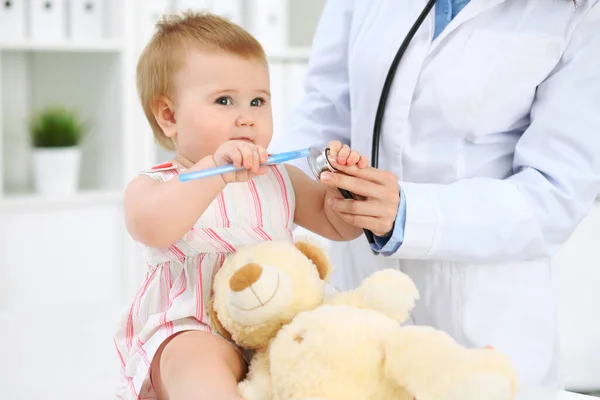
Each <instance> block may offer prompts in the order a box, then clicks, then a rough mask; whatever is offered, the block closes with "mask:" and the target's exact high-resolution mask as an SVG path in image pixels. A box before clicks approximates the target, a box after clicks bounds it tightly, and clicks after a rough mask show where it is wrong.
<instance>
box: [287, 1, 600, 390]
mask: <svg viewBox="0 0 600 400" xmlns="http://www.w3.org/2000/svg"><path fill="white" fill-rule="evenodd" d="M425 3H426V1H425V0H329V1H328V2H327V3H326V6H325V9H324V11H323V15H322V19H321V21H320V24H319V26H318V29H317V33H316V36H315V38H314V49H313V53H312V56H311V60H310V65H309V70H308V76H307V80H306V91H307V93H306V96H305V97H304V98H303V100H302V101H301V102H300V104H299V106H298V108H297V109H296V110H295V112H294V113H293V116H292V118H291V121H290V124H289V129H288V132H287V134H288V135H289V139H290V140H293V141H294V145H295V146H297V147H304V146H309V145H313V144H316V143H327V142H328V141H329V140H334V139H338V140H340V141H341V142H343V143H346V144H349V145H351V147H352V148H354V149H357V150H358V151H359V152H361V154H365V155H369V154H371V148H372V133H373V124H374V120H375V115H376V111H377V107H378V102H379V99H380V94H381V90H382V87H383V84H384V80H385V78H386V75H387V74H388V70H389V68H390V65H391V63H392V60H393V58H394V56H395V54H396V52H397V51H398V48H399V46H400V43H401V42H402V41H403V39H404V37H405V36H406V35H407V32H408V31H409V29H410V27H411V26H412V25H413V23H414V21H415V20H416V19H417V17H418V15H419V14H420V13H421V12H422V10H423V7H424V6H425ZM378 152H379V169H373V168H370V167H369V168H366V169H362V170H357V169H354V168H342V169H343V170H344V172H345V173H346V174H347V175H344V174H335V175H334V177H333V179H331V180H329V181H327V182H326V183H327V184H329V185H332V186H337V187H341V188H343V189H346V190H349V191H352V192H355V193H358V194H363V195H366V196H367V197H368V198H367V199H366V200H363V201H354V200H344V199H343V198H340V199H338V201H337V202H336V204H335V207H336V208H337V210H338V212H340V214H341V215H343V216H344V217H345V218H346V219H347V220H348V221H350V222H352V223H354V224H355V225H357V226H359V227H361V228H365V229H368V230H370V231H371V232H373V233H374V234H375V236H376V237H375V243H373V244H371V245H370V244H369V243H368V241H367V240H366V239H365V237H360V238H358V239H357V240H355V241H354V242H350V243H334V244H332V248H331V250H332V257H333V258H334V261H335V263H336V265H337V266H338V268H337V271H336V274H335V275H334V277H333V284H334V285H336V286H338V287H340V288H342V289H345V288H350V287H354V286H356V285H357V284H358V283H359V282H360V281H361V280H362V279H364V278H365V277H366V276H367V275H369V274H370V273H372V272H373V271H374V270H377V269H381V268H386V267H392V268H398V269H400V270H402V271H404V272H405V273H407V274H408V275H410V276H411V277H412V279H414V280H415V282H416V284H417V286H418V288H419V290H420V292H421V298H420V300H419V302H418V304H417V305H416V307H415V309H414V313H413V320H412V322H413V323H414V324H418V325H431V326H434V327H436V328H439V329H442V330H444V331H446V332H448V333H449V334H451V335H452V336H453V337H454V338H455V339H457V340H458V341H459V342H460V343H462V344H464V345H466V346H470V347H483V346H485V345H488V344H489V345H492V346H494V347H495V348H497V349H498V350H500V351H502V352H503V353H505V354H506V355H508V356H509V357H510V358H511V359H512V361H513V362H514V364H515V367H516V369H517V372H518V374H519V377H520V380H521V383H522V384H524V385H545V386H553V387H560V386H561V384H562V383H561V379H560V371H559V353H558V348H559V347H558V346H559V337H558V330H557V320H556V316H555V306H556V304H555V302H556V298H555V292H554V288H553V279H554V277H555V272H556V271H555V269H554V268H553V266H552V264H551V261H550V258H551V257H552V255H554V254H555V253H556V251H557V250H558V249H559V248H560V247H561V245H562V244H563V243H564V242H565V241H566V240H567V238H568V237H569V235H571V233H572V232H573V230H574V229H575V227H576V226H577V225H578V223H579V222H580V221H581V220H582V218H584V216H585V215H586V213H587V212H588V211H589V210H590V207H591V206H592V204H593V202H594V200H595V198H596V195H597V193H598V190H599V188H600V4H598V0H578V1H577V4H575V3H573V2H572V1H571V0H471V1H470V2H469V1H468V0H438V2H437V4H436V6H435V8H434V9H433V10H432V11H431V12H430V13H429V14H428V16H427V18H426V19H425V20H424V22H423V24H422V25H421V27H420V28H419V29H418V30H417V31H416V34H415V36H414V38H413V40H412V43H411V45H410V46H409V47H408V50H407V51H406V53H405V55H404V57H403V59H402V61H401V62H400V64H399V66H398V68H397V73H396V76H395V78H394V80H393V84H392V86H391V91H390V93H389V100H388V102H387V106H386V111H385V117H384V118H383V122H382V129H381V140H380V145H379V146H378ZM372 249H373V250H375V251H376V252H378V253H381V254H379V255H374V254H373V252H372ZM580 279H585V277H581V278H580Z"/></svg>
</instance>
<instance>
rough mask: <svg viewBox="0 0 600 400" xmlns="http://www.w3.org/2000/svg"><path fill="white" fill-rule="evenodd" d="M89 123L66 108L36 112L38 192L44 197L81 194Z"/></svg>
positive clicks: (32, 125) (32, 123)
mask: <svg viewBox="0 0 600 400" xmlns="http://www.w3.org/2000/svg"><path fill="white" fill-rule="evenodd" d="M86 130H87V124H86V123H85V122H83V121H82V120H81V119H80V118H79V116H78V115H77V113H76V112H75V111H73V110H70V109H68V108H65V107H48V108H46V109H44V110H42V111H40V112H38V113H35V114H34V115H33V116H32V117H31V120H30V124H29V132H30V134H31V145H32V147H33V172H34V182H35V189H36V191H37V192H38V193H40V194H42V195H69V194H73V193H75V192H76V191H77V188H78V185H79V170H80V162H81V148H80V146H79V144H80V143H81V139H82V137H83V135H84V133H85V132H86Z"/></svg>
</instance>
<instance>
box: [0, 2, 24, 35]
mask: <svg viewBox="0 0 600 400" xmlns="http://www.w3.org/2000/svg"><path fill="white" fill-rule="evenodd" d="M25 6H26V0H6V1H2V2H0V40H23V39H25V38H26V36H27V33H26V29H25V27H26V17H25V16H26V10H25Z"/></svg>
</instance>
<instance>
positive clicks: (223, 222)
mask: <svg viewBox="0 0 600 400" xmlns="http://www.w3.org/2000/svg"><path fill="white" fill-rule="evenodd" d="M137 86H138V91H139V96H140V99H141V103H142V106H143V109H144V112H145V114H146V117H147V119H148V122H149V123H150V125H151V127H152V130H153V132H154V135H155V137H156V139H157V141H158V142H159V143H160V144H161V145H162V146H163V147H165V148H167V149H171V150H174V151H175V154H176V156H175V158H174V160H172V161H171V162H167V163H164V164H160V165H157V166H154V167H152V168H150V169H148V170H146V171H142V173H141V174H140V175H139V176H138V177H136V178H135V179H134V180H133V181H132V182H131V183H130V184H129V185H128V187H127V190H126V193H125V199H124V202H125V205H124V208H125V219H126V224H127V228H128V230H129V232H130V235H131V236H132V238H133V239H134V240H135V241H136V242H137V243H138V244H139V245H140V247H141V249H142V252H143V255H144V258H145V260H146V262H147V265H148V272H147V275H146V279H145V281H144V282H143V284H142V285H141V287H140V289H139V291H138V293H137V295H136V296H135V298H134V299H133V301H132V303H131V306H129V307H128V308H127V310H126V311H125V312H124V314H123V316H122V318H121V320H120V324H119V328H118V331H117V334H116V337H115V345H116V348H117V352H118V355H119V358H120V362H121V365H122V375H121V383H120V385H119V389H118V397H119V398H120V399H124V400H133V399H136V400H137V399H160V400H167V399H168V400H196V399H219V400H228V399H240V397H239V395H238V394H237V382H238V381H239V380H240V379H241V378H242V377H243V375H244V373H245V371H246V360H245V359H244V358H243V356H242V354H243V353H242V352H241V351H240V349H238V348H237V347H236V346H235V345H234V344H233V343H230V342H228V341H226V340H225V339H223V338H222V337H220V336H218V334H217V333H216V332H213V331H212V330H211V328H210V320H209V316H208V313H207V303H208V302H209V300H210V296H211V285H212V279H213V277H214V274H215V272H216V271H217V270H218V268H219V267H220V266H221V265H222V263H223V261H224V259H225V257H226V256H227V255H228V254H230V253H232V252H235V251H236V250H237V249H239V248H240V247H242V246H246V245H249V244H252V243H257V242H261V241H265V240H288V241H290V240H292V228H293V226H294V224H298V225H300V226H302V227H305V228H306V229H308V230H310V231H312V232H315V233H316V234H319V235H321V236H324V237H326V238H328V239H331V240H350V239H354V238H356V237H358V236H359V235H360V234H361V233H362V230H361V229H360V228H357V227H355V226H353V225H350V224H349V223H347V222H345V221H344V218H343V216H342V215H340V214H338V213H336V212H335V211H334V210H333V209H332V208H331V207H329V206H328V200H329V199H330V198H332V197H341V196H340V195H339V193H338V191H337V190H336V189H335V188H328V187H327V186H326V185H324V184H322V183H320V182H318V181H315V180H313V179H311V178H310V177H309V176H307V175H305V174H304V173H303V172H301V171H300V170H299V169H297V168H294V167H292V166H289V165H273V166H262V165H261V163H264V162H265V161H266V159H267V151H266V149H267V147H268V145H269V142H270V141H271V136H272V115H271V105H270V101H271V98H270V93H269V73H268V68H267V62H266V58H265V53H264V51H263V48H262V47H261V45H260V44H259V43H258V42H257V41H256V40H255V39H254V38H253V37H252V36H251V35H250V34H248V33H247V32H246V31H244V30H243V29H242V28H240V27H239V26H237V25H234V24H232V23H230V22H228V21H226V20H224V19H221V18H219V17H216V16H212V15H202V14H193V13H186V14H184V15H183V16H172V17H169V18H168V19H165V20H163V21H161V22H160V23H159V24H158V26H157V31H156V33H155V34H154V36H153V37H152V39H151V41H150V42H149V43H148V45H147V46H146V48H145V49H144V51H143V53H142V54H141V56H140V59H139V63H138V68H137ZM276 101H281V99H277V100H276ZM329 147H330V148H331V155H332V157H333V159H334V161H335V162H337V163H339V164H340V165H347V166H356V167H358V168H364V167H366V166H367V164H368V161H367V160H366V158H365V157H362V156H360V155H359V154H358V153H357V152H356V151H351V150H350V149H349V148H348V147H347V146H342V145H341V143H339V142H337V141H336V142H332V143H330V144H329ZM229 163H233V164H235V165H236V166H237V167H244V169H243V170H241V171H238V172H232V173H228V174H224V175H219V176H214V177H209V178H205V179H199V180H193V181H188V182H181V181H179V179H177V176H178V174H180V173H182V172H187V171H195V170H200V169H205V168H211V167H215V166H220V165H224V164H229Z"/></svg>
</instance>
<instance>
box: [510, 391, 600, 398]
mask: <svg viewBox="0 0 600 400" xmlns="http://www.w3.org/2000/svg"><path fill="white" fill-rule="evenodd" d="M517 400H599V399H598V398H597V397H592V396H584V395H581V394H576V393H570V392H563V391H556V390H551V389H531V388H522V389H521V390H520V392H519V396H518V397H517Z"/></svg>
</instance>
